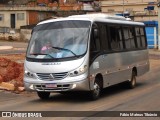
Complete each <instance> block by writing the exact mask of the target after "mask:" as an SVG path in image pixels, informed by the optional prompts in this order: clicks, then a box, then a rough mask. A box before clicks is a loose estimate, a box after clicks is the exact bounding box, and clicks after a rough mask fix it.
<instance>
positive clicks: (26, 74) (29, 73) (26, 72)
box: [24, 70, 36, 78]
mask: <svg viewBox="0 0 160 120" xmlns="http://www.w3.org/2000/svg"><path fill="white" fill-rule="evenodd" d="M24 75H25V77H30V78H36V77H35V75H34V73H31V72H29V71H26V70H25V72H24Z"/></svg>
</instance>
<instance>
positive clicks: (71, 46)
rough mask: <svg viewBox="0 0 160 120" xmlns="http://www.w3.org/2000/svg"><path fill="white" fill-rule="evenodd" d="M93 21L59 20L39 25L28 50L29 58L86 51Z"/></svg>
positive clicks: (64, 56) (43, 57)
mask: <svg viewBox="0 0 160 120" xmlns="http://www.w3.org/2000/svg"><path fill="white" fill-rule="evenodd" d="M90 25H91V23H90V22H89V21H58V22H51V23H45V24H41V25H37V26H36V27H35V28H34V29H33V33H32V37H31V41H30V44H29V47H28V51H27V57H28V58H34V59H61V58H71V57H79V56H82V55H84V54H85V53H86V50H87V42H88V36H89V30H90Z"/></svg>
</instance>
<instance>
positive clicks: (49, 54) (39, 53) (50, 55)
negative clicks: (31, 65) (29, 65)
mask: <svg viewBox="0 0 160 120" xmlns="http://www.w3.org/2000/svg"><path fill="white" fill-rule="evenodd" d="M30 55H49V56H50V57H52V58H54V57H53V56H52V55H50V54H44V53H32V54H30Z"/></svg>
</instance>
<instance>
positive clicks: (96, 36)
mask: <svg viewBox="0 0 160 120" xmlns="http://www.w3.org/2000/svg"><path fill="white" fill-rule="evenodd" d="M98 34H99V33H98V29H94V38H98Z"/></svg>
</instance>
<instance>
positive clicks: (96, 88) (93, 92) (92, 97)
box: [90, 79, 101, 100]
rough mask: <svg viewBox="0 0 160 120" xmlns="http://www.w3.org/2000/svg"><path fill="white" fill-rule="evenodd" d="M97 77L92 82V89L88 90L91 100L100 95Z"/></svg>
mask: <svg viewBox="0 0 160 120" xmlns="http://www.w3.org/2000/svg"><path fill="white" fill-rule="evenodd" d="M97 81H99V79H96V80H95V82H94V89H93V90H92V91H91V92H90V96H91V100H97V99H98V98H99V97H100V93H101V87H100V85H99V84H98V82H97Z"/></svg>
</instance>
